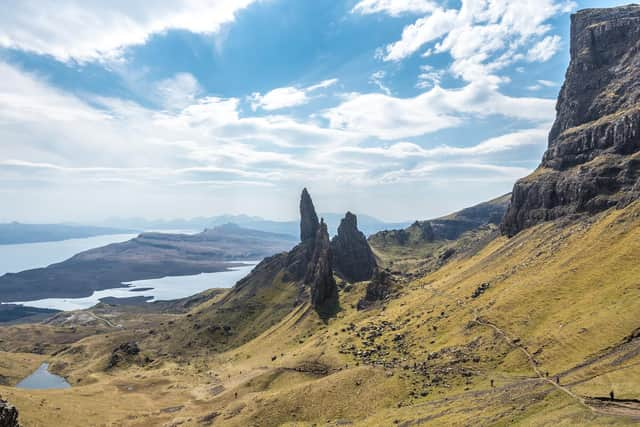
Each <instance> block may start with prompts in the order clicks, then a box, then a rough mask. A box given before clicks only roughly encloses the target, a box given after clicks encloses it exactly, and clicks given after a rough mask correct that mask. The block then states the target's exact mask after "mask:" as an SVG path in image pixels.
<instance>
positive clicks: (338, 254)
mask: <svg viewBox="0 0 640 427" xmlns="http://www.w3.org/2000/svg"><path fill="white" fill-rule="evenodd" d="M331 251H332V257H333V267H334V269H335V271H336V273H338V274H339V275H340V276H341V277H343V278H344V279H345V280H347V281H348V282H361V281H363V280H369V279H371V277H372V276H373V274H374V272H375V270H376V259H375V257H374V256H373V251H371V247H370V246H369V242H367V238H366V236H365V235H364V234H363V233H362V232H361V231H360V230H358V219H357V217H356V216H355V215H354V214H352V213H351V212H347V213H346V215H345V217H344V218H343V219H342V221H340V226H339V227H338V234H337V235H336V236H335V237H334V238H333V239H332V240H331Z"/></svg>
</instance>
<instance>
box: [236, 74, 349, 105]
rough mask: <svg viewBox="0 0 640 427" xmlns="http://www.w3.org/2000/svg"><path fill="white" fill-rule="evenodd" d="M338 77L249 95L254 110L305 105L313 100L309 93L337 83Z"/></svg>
mask: <svg viewBox="0 0 640 427" xmlns="http://www.w3.org/2000/svg"><path fill="white" fill-rule="evenodd" d="M337 82H338V79H328V80H324V81H321V82H320V83H317V84H314V85H311V86H308V87H306V88H302V89H299V88H296V87H293V86H288V87H280V88H276V89H273V90H271V91H269V92H267V93H265V94H264V95H263V94H261V93H259V92H255V93H253V94H252V95H251V96H250V97H249V101H250V102H251V108H252V109H253V111H256V110H258V108H261V109H263V110H267V111H273V110H281V109H283V108H291V107H296V106H298V105H304V104H306V103H308V102H309V101H310V100H311V97H310V96H309V94H310V93H311V92H314V91H316V90H319V89H326V88H328V87H331V86H333V85H335V84H336V83H337Z"/></svg>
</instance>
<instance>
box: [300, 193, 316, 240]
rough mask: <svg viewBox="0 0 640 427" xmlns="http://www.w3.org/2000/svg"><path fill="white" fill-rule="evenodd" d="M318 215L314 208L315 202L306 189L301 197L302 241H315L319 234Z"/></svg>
mask: <svg viewBox="0 0 640 427" xmlns="http://www.w3.org/2000/svg"><path fill="white" fill-rule="evenodd" d="M318 226H319V224H318V215H317V214H316V209H315V208H314V207H313V201H312V200H311V196H310V195H309V192H308V191H307V189H306V188H305V189H304V190H302V196H301V197H300V240H301V241H303V242H304V241H306V240H310V239H315V237H316V234H317V233H318Z"/></svg>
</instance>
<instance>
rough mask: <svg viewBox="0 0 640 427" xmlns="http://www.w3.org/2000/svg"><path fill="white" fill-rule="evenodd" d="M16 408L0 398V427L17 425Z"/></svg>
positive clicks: (14, 426) (15, 426) (16, 426)
mask: <svg viewBox="0 0 640 427" xmlns="http://www.w3.org/2000/svg"><path fill="white" fill-rule="evenodd" d="M19 426H20V424H19V423H18V410H17V409H16V408H15V407H14V406H12V405H10V404H9V402H7V401H5V400H2V399H0V427H19Z"/></svg>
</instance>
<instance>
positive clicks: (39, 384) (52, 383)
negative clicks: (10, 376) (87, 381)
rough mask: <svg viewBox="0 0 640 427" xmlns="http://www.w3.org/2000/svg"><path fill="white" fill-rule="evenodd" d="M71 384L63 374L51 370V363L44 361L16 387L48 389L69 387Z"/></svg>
mask: <svg viewBox="0 0 640 427" xmlns="http://www.w3.org/2000/svg"><path fill="white" fill-rule="evenodd" d="M69 387H71V384H69V383H68V382H67V380H65V379H64V378H62V377H61V376H58V375H55V374H52V373H51V372H49V364H48V363H43V364H42V365H40V367H39V368H38V369H36V371H35V372H34V373H33V374H31V375H29V376H28V377H27V378H25V379H23V380H22V381H20V382H19V383H18V384H17V385H16V388H26V389H31V390H48V389H54V388H69Z"/></svg>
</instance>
